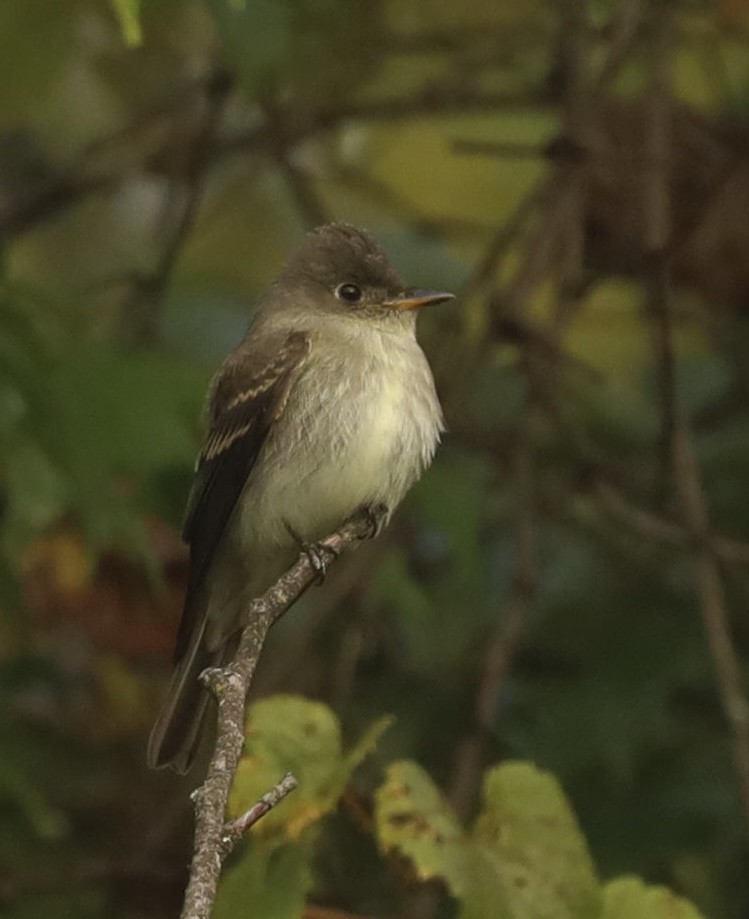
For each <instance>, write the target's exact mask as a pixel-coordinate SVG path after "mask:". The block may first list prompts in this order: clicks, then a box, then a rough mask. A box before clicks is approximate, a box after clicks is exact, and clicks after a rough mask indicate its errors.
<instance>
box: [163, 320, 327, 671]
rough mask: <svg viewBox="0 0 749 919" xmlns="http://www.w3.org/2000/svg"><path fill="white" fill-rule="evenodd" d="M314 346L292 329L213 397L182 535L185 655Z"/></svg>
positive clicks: (222, 378)
mask: <svg viewBox="0 0 749 919" xmlns="http://www.w3.org/2000/svg"><path fill="white" fill-rule="evenodd" d="M309 351H310V338H309V336H308V335H307V334H305V333H304V332H292V333H291V334H290V335H289V336H288V337H287V338H286V339H285V341H282V342H281V344H280V347H278V348H277V349H275V350H274V351H273V353H272V354H271V355H268V356H267V357H266V358H265V360H262V361H253V362H252V366H251V367H248V366H247V364H246V362H245V361H240V360H237V361H234V362H230V363H229V364H228V365H227V366H226V367H225V369H224V370H223V371H222V372H221V373H220V375H219V377H218V378H217V380H216V382H215V384H214V387H213V390H212V396H211V406H210V416H211V423H210V429H209V431H208V436H207V438H206V441H205V443H204V445H203V449H202V450H201V452H200V455H199V457H198V462H197V468H196V473H195V480H194V482H193V486H192V490H191V491H190V496H189V498H188V502H187V512H186V515H185V523H184V528H183V536H184V539H185V541H186V542H187V543H189V546H190V575H189V582H188V587H187V595H186V597H185V607H184V612H183V614H182V621H181V623H180V627H179V633H178V635H177V645H176V649H175V658H176V660H180V659H181V657H182V656H183V654H184V653H185V649H186V648H187V646H188V644H189V641H190V635H191V634H192V630H193V628H194V627H195V626H196V624H197V622H198V617H199V607H200V594H201V591H202V588H203V585H204V583H205V578H206V575H207V573H208V569H209V567H210V565H211V561H212V560H213V557H214V554H215V552H216V548H217V547H218V545H219V543H220V541H221V538H222V536H223V534H224V533H225V531H226V527H227V524H228V523H229V519H230V518H231V515H232V513H233V511H234V508H235V506H236V504H237V501H238V500H239V496H240V494H241V493H242V489H243V488H244V485H245V482H246V481H247V477H248V476H249V474H250V472H251V470H252V468H253V466H254V465H255V463H256V461H257V458H258V455H259V454H260V451H261V449H262V447H263V444H264V443H265V440H266V437H267V436H268V432H269V431H270V429H271V427H272V426H273V424H274V422H275V421H277V420H278V418H280V417H281V415H282V414H283V411H284V409H285V407H286V403H287V402H288V398H289V394H290V393H291V390H292V388H293V386H294V383H295V382H296V380H297V378H298V376H299V372H300V370H301V368H302V366H303V364H304V362H305V360H306V358H307V355H308V354H309Z"/></svg>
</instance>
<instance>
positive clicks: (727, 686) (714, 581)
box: [673, 414, 749, 822]
mask: <svg viewBox="0 0 749 919" xmlns="http://www.w3.org/2000/svg"><path fill="white" fill-rule="evenodd" d="M673 456H674V478H675V486H676V491H677V493H678V496H679V501H680V506H681V510H682V514H683V516H684V523H685V525H686V526H687V527H688V529H689V530H690V532H691V533H692V534H693V537H694V540H695V542H696V544H697V545H698V548H697V549H696V551H695V560H696V562H697V593H698V598H699V605H700V613H701V615H702V622H703V625H704V628H705V633H706V635H707V642H708V647H709V649H710V655H711V657H712V660H713V667H714V668H715V676H716V680H717V683H718V692H719V695H720V701H721V706H722V708H723V713H724V715H725V717H726V720H727V721H728V726H729V730H730V732H731V748H732V753H733V764H734V769H735V770H736V776H737V778H738V783H739V795H740V798H741V804H742V807H743V809H744V816H745V818H746V820H747V822H749V700H748V699H747V694H746V689H745V687H744V684H743V678H742V673H741V664H740V662H739V657H738V654H737V653H736V648H735V646H734V642H733V637H732V635H731V624H730V621H729V619H728V612H727V610H726V598H725V590H724V585H723V575H722V572H721V570H720V565H719V564H718V560H717V559H716V557H715V554H714V552H713V551H712V550H711V546H710V543H711V539H712V537H711V535H710V513H709V509H708V505H707V499H706V497H705V492H704V489H703V486H702V482H701V477H700V471H699V467H698V465H697V461H696V459H695V455H694V444H693V438H692V434H691V431H690V429H689V424H688V422H687V420H686V418H685V417H684V416H683V415H681V414H679V415H678V416H677V426H676V436H675V441H674V445H673Z"/></svg>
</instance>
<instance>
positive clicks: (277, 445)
mask: <svg viewBox="0 0 749 919" xmlns="http://www.w3.org/2000/svg"><path fill="white" fill-rule="evenodd" d="M441 430H442V414H441V411H440V407H439V403H438V401H437V395H436V393H435V389H434V382H433V379H432V374H431V371H430V369H429V366H428V364H427V361H426V358H425V357H424V354H423V352H422V351H421V348H420V347H419V346H418V344H417V343H416V341H415V339H413V338H412V337H410V336H407V335H402V334H401V335H394V334H392V333H387V332H384V333H378V332H374V331H372V330H368V334H367V335H362V336H358V335H351V336H348V337H347V338H346V339H345V340H344V341H342V342H340V341H339V342H336V347H333V348H328V347H326V348H320V347H319V344H318V347H317V348H316V347H315V342H314V341H313V346H312V352H311V355H310V360H309V362H308V365H307V367H306V368H305V371H304V372H303V374H302V375H301V377H300V379H299V381H298V382H297V384H296V386H295V388H294V391H293V392H292V394H291V397H290V399H289V402H288V404H287V406H286V410H285V412H284V417H283V419H282V420H281V422H280V423H279V424H278V427H277V429H276V430H275V431H274V436H273V437H272V438H269V441H268V443H267V445H266V448H265V450H264V455H263V457H262V462H261V463H260V464H259V467H262V468H261V469H260V468H259V469H258V472H257V474H255V475H253V476H251V477H250V480H249V482H248V487H247V488H246V489H245V494H244V495H243V500H242V509H241V518H242V519H241V530H242V532H243V534H244V536H245V538H248V539H252V540H253V541H256V540H258V539H262V541H265V540H267V539H268V538H271V539H272V540H273V541H274V542H277V543H278V544H285V543H288V541H289V539H290V536H289V532H288V529H289V528H291V529H292V530H293V531H294V532H295V533H297V534H298V535H299V536H301V537H303V538H304V539H307V540H315V539H319V538H321V537H322V536H324V535H326V534H327V533H329V532H330V531H331V530H333V529H335V527H336V526H338V525H339V524H340V523H342V522H343V521H344V520H345V519H346V518H347V517H349V516H350V515H351V514H352V513H354V512H355V511H356V510H357V509H358V508H359V507H361V506H362V505H365V504H373V503H384V504H386V505H387V506H388V507H389V508H390V509H391V510H393V509H394V508H395V506H396V505H397V504H398V503H399V502H400V500H401V499H402V498H403V496H404V494H405V492H406V491H407V490H408V488H409V487H410V486H411V485H412V484H413V482H414V481H415V480H416V479H417V478H418V477H419V475H420V474H421V472H422V471H423V469H424V467H425V466H426V465H427V464H428V463H429V462H430V461H431V459H432V456H433V454H434V450H435V448H436V446H437V442H438V440H439V436H440V432H441ZM287 525H288V526H287Z"/></svg>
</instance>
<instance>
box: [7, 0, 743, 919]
mask: <svg viewBox="0 0 749 919" xmlns="http://www.w3.org/2000/svg"><path fill="white" fill-rule="evenodd" d="M0 86H2V90H0V688H1V691H2V696H1V697H0V707H1V709H2V711H1V714H0V813H1V814H2V819H1V820H0V912H2V913H3V915H8V916H11V917H14V919H21V917H23V919H27V917H37V916H45V917H54V919H57V917H76V919H79V917H84V919H88V917H90V919H95V917H103V916H109V917H113V916H116V917H132V919H147V917H161V916H164V917H166V916H171V915H175V914H176V911H177V909H178V904H179V901H180V894H181V890H182V888H183V885H184V880H185V865H186V864H187V860H188V856H189V851H190V843H191V837H190V832H191V829H190V827H191V823H190V820H191V814H190V804H189V801H188V799H187V791H188V790H189V788H190V787H192V784H194V782H195V781H197V776H195V777H192V778H188V779H186V780H185V779H178V778H177V777H175V776H173V775H170V774H161V773H160V774H152V773H148V771H147V770H146V768H145V762H144V747H145V741H146V737H147V733H148V730H149V728H150V725H151V723H152V721H153V718H154V715H155V712H156V709H157V707H158V704H159V701H160V699H161V698H162V697H163V693H164V689H165V685H166V680H167V679H168V674H169V671H170V667H171V651H172V641H173V637H174V634H175V630H176V625H177V622H178V618H179V613H180V605H181V598H182V593H183V590H184V586H185V574H186V560H185V552H184V549H183V546H182V544H181V540H180V535H179V533H180V524H181V515H182V511H183V508H184V503H185V498H186V494H187V490H188V487H189V482H190V478H191V469H192V463H193V458H194V455H195V453H196V450H197V448H198V446H199V443H200V438H201V431H202V426H201V420H200V419H201V407H202V402H203V397H204V393H205V389H206V386H207V384H208V381H209V379H210V376H211V373H212V372H213V370H214V369H215V368H216V366H217V364H218V362H219V361H220V360H221V358H222V357H223V355H224V353H225V352H226V351H227V350H228V348H229V347H231V346H232V345H233V344H234V343H236V342H237V341H238V339H239V338H240V337H241V336H242V334H243V331H244V328H245V326H246V323H247V321H248V318H249V316H250V315H251V312H252V304H253V302H254V301H255V299H256V298H257V296H258V294H259V293H260V292H261V291H262V290H263V288H264V287H265V285H266V284H267V283H268V282H269V281H270V280H271V278H272V277H273V276H274V275H275V273H276V272H277V270H278V268H279V266H280V264H281V262H282V260H283V259H284V257H285V255H286V254H287V253H288V252H289V250H290V249H291V248H293V247H294V246H295V245H297V244H298V243H299V241H300V239H301V238H302V235H303V234H304V232H305V230H306V229H308V228H310V227H312V226H314V225H317V224H319V223H323V222H326V221H328V220H346V221H350V222H352V223H355V224H357V225H359V226H363V227H366V228H367V229H369V230H371V231H372V232H373V233H375V234H376V235H377V236H378V237H379V238H380V239H381V240H382V242H383V244H384V245H385V247H386V249H387V250H388V252H389V253H390V255H391V257H392V259H393V261H394V262H395V263H396V265H397V266H398V267H399V269H400V270H401V273H402V274H403V276H404V277H405V278H406V279H407V281H408V283H410V284H413V285H415V286H429V287H440V288H446V289H448V290H453V291H455V292H456V293H457V294H458V295H459V300H458V302H457V303H456V304H454V305H446V306H442V307H438V308H436V309H434V310H432V311H429V312H428V314H426V313H425V314H424V315H422V317H421V325H420V337H421V340H422V343H423V345H424V348H425V350H426V351H427V353H428V356H429V358H430V361H431V363H432V365H433V367H434V369H435V375H436V378H437V382H438V388H439V390H440V394H441V397H442V400H443V403H444V405H445V409H446V415H447V422H448V427H449V432H448V434H447V436H446V437H445V440H444V443H443V446H442V447H441V449H440V452H439V454H438V457H437V460H436V462H435V465H434V466H433V468H432V470H431V471H430V473H429V474H428V475H427V476H426V477H425V478H424V480H423V481H422V482H421V483H420V484H419V485H418V487H417V488H415V489H414V491H413V493H412V494H411V495H410V497H409V499H408V500H407V502H406V503H405V505H404V506H403V508H402V509H401V511H400V512H399V514H398V515H397V518H396V520H395V521H394V522H393V524H392V525H391V527H390V528H389V529H388V530H387V531H386V533H385V534H384V535H383V536H382V537H381V538H380V539H379V540H377V541H375V542H373V543H371V544H367V545H366V546H363V547H362V548H360V549H359V550H357V551H356V552H355V553H353V554H350V555H349V556H347V557H346V558H345V559H343V560H342V561H341V562H340V563H338V565H336V566H335V568H334V570H333V571H332V572H331V574H330V576H329V578H328V581H327V583H326V585H325V586H324V587H323V588H321V589H319V590H314V591H311V592H310V593H309V594H308V595H307V597H306V598H305V599H304V601H303V602H302V603H300V604H299V605H298V606H297V607H296V608H295V609H294V610H293V611H292V612H291V613H290V614H289V615H288V616H287V617H286V618H285V620H284V621H283V622H282V623H281V624H280V625H279V627H278V628H277V629H276V630H275V633H274V634H273V635H272V636H271V640H270V642H269V645H268V646H267V647H266V651H265V655H264V659H263V661H262V666H261V670H260V673H259V675H258V679H257V682H256V686H255V689H254V697H255V698H260V697H264V696H267V695H270V694H274V693H293V694H298V695H302V696H306V697H308V698H310V699H313V700H319V701H321V702H324V703H325V704H326V705H327V706H329V707H330V709H332V711H333V712H334V713H335V718H336V719H338V722H339V723H340V731H341V732H342V736H343V744H344V746H346V745H348V744H350V743H353V742H354V741H355V740H356V739H357V738H358V737H360V736H361V735H362V733H363V732H364V731H366V729H367V728H368V727H369V726H370V725H371V724H372V723H373V722H374V721H376V719H378V718H379V717H381V716H382V715H384V714H390V715H392V716H393V718H394V721H393V723H392V725H391V726H390V728H389V729H388V730H387V731H386V732H385V733H384V734H383V735H382V737H381V738H380V739H379V741H378V743H377V746H376V750H375V752H374V753H373V754H371V755H370V757H369V758H368V760H367V761H366V764H365V766H364V768H363V769H362V770H359V771H358V772H357V774H356V776H355V777H354V778H353V779H351V780H350V782H349V783H348V784H347V787H346V789H345V790H344V791H343V792H342V797H343V801H342V803H341V805H340V806H339V807H337V808H336V809H334V810H333V812H332V813H331V814H330V815H329V816H328V817H327V818H326V819H325V820H324V821H322V822H321V823H320V825H319V826H318V827H317V828H316V835H315V841H314V846H312V847H311V848H310V850H309V852H308V854H307V856H305V859H306V860H305V861H304V871H305V874H304V877H305V879H306V880H305V884H306V887H305V890H304V895H305V897H306V899H307V905H306V907H304V909H303V914H304V915H305V916H306V917H307V919H346V917H353V916H356V917H361V916H382V917H386V916H404V917H411V919H416V917H425V916H427V917H428V916H432V917H433V916H450V915H453V913H454V909H455V904H454V903H453V901H452V900H451V899H450V898H449V897H448V895H447V893H446V891H445V890H444V889H443V888H442V887H441V886H440V884H439V883H432V885H430V886H428V887H427V888H420V887H419V885H418V884H416V882H415V879H414V877H413V875H412V874H410V873H409V872H408V871H406V870H402V866H397V865H396V866H395V867H394V866H393V865H392V864H389V863H388V859H386V858H384V857H383V855H382V853H381V852H378V848H377V844H376V841H375V839H374V838H373V835H372V833H371V832H370V829H371V827H370V828H369V829H368V821H369V822H370V823H371V812H372V798H373V794H374V789H376V787H377V785H378V782H379V781H381V774H382V770H383V768H384V767H385V766H386V765H387V764H388V763H389V762H392V761H393V760H396V759H399V758H404V757H405V758H411V759H415V760H416V761H418V762H419V763H420V764H421V765H422V766H423V767H424V768H425V769H426V770H427V771H428V773H429V774H430V775H431V778H432V780H433V781H434V782H435V783H436V784H437V786H439V788H440V789H441V790H442V792H443V794H444V796H445V798H446V800H448V801H449V802H450V804H451V807H452V808H453V809H454V812H455V813H456V814H457V815H458V817H459V819H460V820H461V821H464V822H466V821H470V820H471V819H472V817H473V815H474V814H475V812H476V809H477V807H478V806H479V805H478V802H479V798H480V793H481V783H482V775H483V773H484V770H485V768H486V767H487V766H488V765H490V764H493V763H497V762H499V761H503V760H507V759H522V760H530V761H532V762H534V763H535V764H537V765H538V766H540V767H542V768H544V769H548V770H550V771H551V772H553V773H554V774H555V775H556V776H557V777H558V779H559V780H560V781H561V783H562V785H563V787H564V789H565V791H566V793H567V794H568V796H569V798H570V801H571V804H572V806H573V808H574V810H575V812H576V814H577V817H578V820H579V822H580V825H581V828H582V831H583V833H584V834H585V836H586V838H587V840H588V845H589V846H590V851H591V854H592V857H593V859H594V861H595V863H596V865H597V868H598V871H599V873H600V876H601V877H602V878H604V879H605V878H609V877H612V876H614V875H618V874H622V873H626V872H635V873H637V874H639V875H640V876H642V877H643V878H645V879H646V880H648V881H651V882H657V883H664V884H668V885H669V886H670V887H671V888H672V889H674V890H676V891H679V892H680V893H682V894H683V895H685V896H686V897H689V898H690V899H692V900H693V901H694V902H695V903H696V904H697V905H698V906H699V907H700V909H701V910H703V911H704V913H705V914H706V915H708V916H712V917H716V919H747V917H749V870H748V868H747V865H749V833H748V827H749V709H748V708H747V702H746V688H745V687H746V680H745V677H746V669H747V663H748V659H749V618H748V617H747V603H748V602H749V474H748V472H747V470H748V469H749V216H748V215H749V155H748V154H749V3H747V2H746V0H669V2H666V0H661V2H657V0H587V2H581V0H523V2H520V0H493V2H491V3H488V2H486V0H462V2H461V3H459V4H458V3H454V2H448V0H246V2H241V0H204V2H201V0H149V2H147V3H143V4H142V8H139V5H138V3H137V2H136V0H112V2H111V3H109V2H107V0H66V2H59V0H23V2H18V0H0ZM331 717H332V715H331ZM290 800H291V799H290ZM328 809H329V810H331V809H332V808H328ZM281 883H283V882H281ZM295 909H296V910H297V911H296V912H294V911H292V912H291V913H288V912H283V911H282V910H280V907H279V909H278V910H275V907H274V909H270V908H268V910H267V911H266V912H264V913H263V915H264V917H265V916H274V917H275V916H276V915H278V916H282V915H283V916H286V915H302V912H300V911H299V910H300V909H301V907H295ZM227 915H228V913H227Z"/></svg>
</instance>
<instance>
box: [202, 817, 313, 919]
mask: <svg viewBox="0 0 749 919" xmlns="http://www.w3.org/2000/svg"><path fill="white" fill-rule="evenodd" d="M271 813H272V812H271ZM311 858H312V845H311V841H310V840H308V841H307V842H306V843H304V842H296V843H293V844H286V845H284V846H282V847H280V848H279V849H269V848H268V847H267V846H266V847H260V846H255V847H253V848H252V849H251V850H250V851H245V852H243V853H242V857H241V859H240V861H239V863H238V864H237V865H236V866H235V867H234V868H232V869H230V870H229V871H228V872H227V873H226V875H225V876H224V877H223V878H222V879H221V883H220V885H219V890H218V896H217V897H216V905H215V907H214V915H215V917H216V919H238V917H240V916H250V915H252V916H262V917H263V919H298V917H299V916H301V915H302V910H303V907H304V901H305V897H306V894H307V891H308V890H309V888H310V886H311V884H312V872H311V870H310V861H311Z"/></svg>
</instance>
